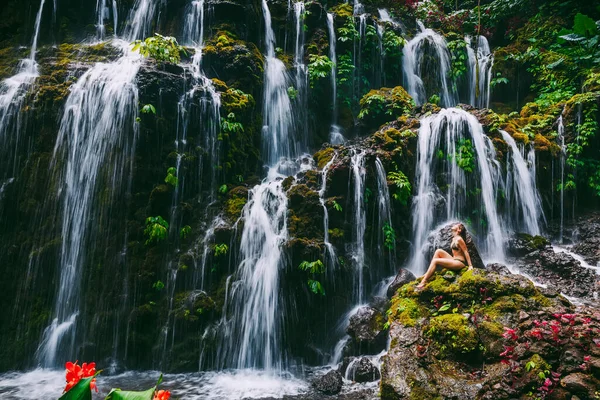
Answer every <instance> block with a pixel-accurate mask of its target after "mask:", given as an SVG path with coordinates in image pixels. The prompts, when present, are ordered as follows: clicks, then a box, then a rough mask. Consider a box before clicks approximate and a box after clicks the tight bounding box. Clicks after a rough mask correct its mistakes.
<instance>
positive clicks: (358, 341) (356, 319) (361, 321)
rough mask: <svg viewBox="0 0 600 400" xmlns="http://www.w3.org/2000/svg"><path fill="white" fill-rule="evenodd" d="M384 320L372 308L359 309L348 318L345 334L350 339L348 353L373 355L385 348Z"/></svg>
mask: <svg viewBox="0 0 600 400" xmlns="http://www.w3.org/2000/svg"><path fill="white" fill-rule="evenodd" d="M384 322H385V320H384V317H383V315H382V313H381V312H379V311H378V310H376V309H375V308H373V307H368V306H367V307H361V308H359V309H358V311H357V312H356V314H354V315H353V316H352V317H350V323H349V325H348V329H347V332H348V334H349V335H350V337H351V338H352V343H351V345H350V347H351V350H350V352H351V353H352V354H354V355H358V354H375V353H378V352H379V351H381V350H383V349H384V348H385V341H386V336H387V335H386V330H385V329H384V327H383V324H384Z"/></svg>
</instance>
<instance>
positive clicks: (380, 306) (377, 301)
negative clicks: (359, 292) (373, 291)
mask: <svg viewBox="0 0 600 400" xmlns="http://www.w3.org/2000/svg"><path fill="white" fill-rule="evenodd" d="M369 305H370V306H371V307H373V308H374V309H376V310H378V311H380V312H381V313H382V314H384V313H385V312H386V311H387V310H388V308H389V307H390V301H389V300H388V299H387V298H386V297H379V296H373V299H371V303H370V304H369Z"/></svg>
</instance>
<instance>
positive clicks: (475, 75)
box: [465, 36, 494, 108]
mask: <svg viewBox="0 0 600 400" xmlns="http://www.w3.org/2000/svg"><path fill="white" fill-rule="evenodd" d="M465 41H466V42H467V56H468V63H469V104H471V105H472V106H474V107H478V108H487V107H489V105H490V82H491V79H492V67H493V65H494V54H493V53H492V52H491V51H490V45H489V44H488V41H487V39H486V37H485V36H477V40H476V44H475V46H473V43H472V38H471V37H470V36H467V37H465Z"/></svg>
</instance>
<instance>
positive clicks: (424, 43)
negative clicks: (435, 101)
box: [402, 21, 457, 107]
mask: <svg viewBox="0 0 600 400" xmlns="http://www.w3.org/2000/svg"><path fill="white" fill-rule="evenodd" d="M418 26H419V30H420V32H419V33H418V34H417V35H416V36H415V37H414V38H412V39H411V40H410V41H409V42H408V43H406V45H405V46H404V48H403V49H402V54H403V63H402V68H403V70H404V82H405V87H406V89H407V91H408V93H409V94H410V95H411V96H412V98H413V99H414V101H415V103H417V105H421V104H424V103H425V102H427V96H428V95H433V94H437V95H439V96H440V100H441V103H442V105H443V106H444V107H453V106H455V105H456V104H457V95H456V91H455V89H454V87H453V85H452V84H451V83H450V80H449V78H448V76H449V72H450V52H449V51H448V46H447V45H446V40H445V39H444V38H443V37H442V36H441V35H439V34H437V33H436V32H435V31H433V30H432V29H427V28H425V26H423V24H422V23H421V22H420V21H418ZM428 51H432V54H433V55H435V57H436V58H437V60H438V68H439V70H438V71H436V73H437V80H438V82H439V91H438V92H437V93H427V92H426V88H425V84H424V82H423V79H422V77H421V74H422V72H423V71H422V67H423V59H424V58H425V55H426V53H427V52H428Z"/></svg>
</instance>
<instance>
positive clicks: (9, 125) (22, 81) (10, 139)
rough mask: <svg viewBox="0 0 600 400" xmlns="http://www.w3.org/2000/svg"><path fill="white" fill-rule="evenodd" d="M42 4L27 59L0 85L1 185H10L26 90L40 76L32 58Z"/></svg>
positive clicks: (15, 161) (16, 161) (38, 29)
mask: <svg viewBox="0 0 600 400" xmlns="http://www.w3.org/2000/svg"><path fill="white" fill-rule="evenodd" d="M44 3H45V0H41V1H40V8H39V10H38V12H37V14H36V18H35V25H34V34H33V39H32V41H31V50H30V52H29V58H27V59H24V60H21V62H20V64H19V69H18V72H17V74H16V75H13V76H11V77H10V78H7V79H5V80H3V81H2V82H0V155H1V156H2V157H1V158H2V161H0V178H2V179H3V184H5V183H7V182H9V180H10V179H11V177H12V175H14V174H15V172H16V171H17V168H18V155H17V153H18V151H17V149H18V147H19V145H20V135H21V131H22V130H23V129H22V127H23V122H24V121H23V117H22V116H21V109H22V108H23V105H24V103H25V97H26V95H27V90H28V89H29V88H30V86H31V84H32V83H33V82H34V81H35V79H36V78H37V77H38V75H39V73H38V65H37V63H36V61H35V56H36V54H37V43H38V36H39V33H40V25H41V21H42V12H43V11H44ZM13 152H14V153H13Z"/></svg>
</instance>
